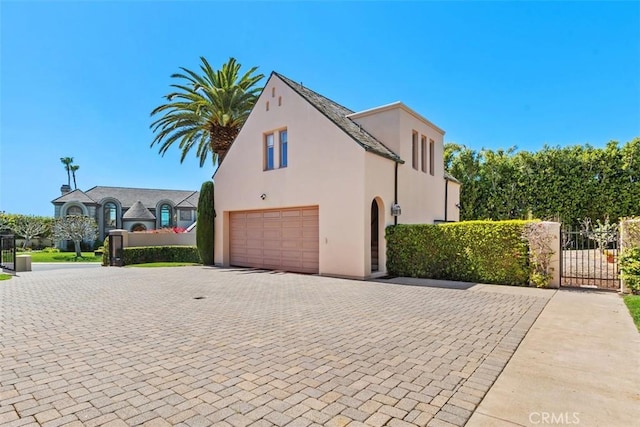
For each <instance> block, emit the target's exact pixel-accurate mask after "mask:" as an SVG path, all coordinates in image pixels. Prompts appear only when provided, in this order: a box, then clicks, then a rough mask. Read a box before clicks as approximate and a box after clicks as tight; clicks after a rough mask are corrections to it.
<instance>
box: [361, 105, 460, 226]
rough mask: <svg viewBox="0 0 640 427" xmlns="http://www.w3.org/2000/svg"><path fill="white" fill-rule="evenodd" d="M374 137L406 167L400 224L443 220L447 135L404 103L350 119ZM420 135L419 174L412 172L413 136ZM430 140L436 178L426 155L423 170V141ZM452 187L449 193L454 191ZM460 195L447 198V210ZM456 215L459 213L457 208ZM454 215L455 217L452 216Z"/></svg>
mask: <svg viewBox="0 0 640 427" xmlns="http://www.w3.org/2000/svg"><path fill="white" fill-rule="evenodd" d="M350 117H351V118H352V119H353V120H354V121H355V122H356V123H359V124H361V125H362V126H363V128H365V129H366V130H367V132H369V133H371V134H372V135H373V136H375V137H376V138H377V139H378V140H379V141H381V142H382V143H383V144H385V145H386V146H387V147H389V148H390V149H392V150H393V151H394V152H396V153H397V154H399V155H400V158H401V159H402V160H404V162H405V163H404V164H400V165H399V168H398V204H399V205H400V207H401V208H402V215H400V216H399V217H398V223H401V224H425V223H433V222H434V221H439V220H444V219H445V218H444V200H445V180H444V178H443V177H444V162H443V155H444V139H443V138H444V132H443V131H442V130H441V129H440V128H438V127H437V126H435V125H433V124H432V123H430V122H429V121H428V120H426V119H425V118H424V117H422V116H420V115H418V114H417V113H415V112H414V111H413V110H411V109H409V108H408V107H406V106H405V105H404V104H402V103H394V104H389V105H386V106H382V107H379V108H374V109H371V110H366V111H363V112H358V113H355V114H352V115H351V116H350ZM414 131H415V132H417V133H418V170H415V169H413V163H412V159H413V148H412V138H413V132H414ZM423 135H424V136H426V138H427V151H428V150H429V140H433V141H434V143H435V145H434V174H433V175H431V174H430V171H429V156H428V155H427V172H426V173H425V172H422V169H421V163H420V162H421V159H422V154H421V149H422V147H421V138H422V136H423ZM371 179H375V178H374V174H370V175H368V176H367V181H369V180H371ZM392 179H393V178H392ZM451 187H452V186H451V185H450V188H449V190H451ZM459 199H460V198H459V191H457V192H456V191H455V190H453V191H450V192H449V194H448V195H447V200H448V206H454V207H455V205H456V204H457V203H458V202H459ZM455 211H456V212H455V213H456V214H457V211H458V209H457V208H455ZM449 214H451V215H452V216H449ZM453 214H454V211H453V210H452V209H451V208H448V212H447V216H448V218H447V219H449V220H458V216H455V218H454V216H453Z"/></svg>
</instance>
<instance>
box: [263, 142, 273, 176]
mask: <svg viewBox="0 0 640 427" xmlns="http://www.w3.org/2000/svg"><path fill="white" fill-rule="evenodd" d="M273 156H274V147H273V134H272V133H269V134H266V135H265V136H264V169H265V170H271V169H273V168H274V159H273Z"/></svg>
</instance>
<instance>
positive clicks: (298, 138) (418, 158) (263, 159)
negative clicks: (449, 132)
mask: <svg viewBox="0 0 640 427" xmlns="http://www.w3.org/2000/svg"><path fill="white" fill-rule="evenodd" d="M444 133H445V132H444V131H443V130H442V129H440V128H439V127H438V126H436V125H434V124H433V123H431V122H430V121H429V120H427V119H426V118H424V117H423V116H421V115H420V114H418V113H416V112H415V111H413V110H412V109H410V108H409V107H407V106H406V105H404V104H403V103H401V102H395V103H393V104H389V105H384V106H381V107H376V108H372V109H369V110H365V111H360V112H353V111H351V110H349V109H347V108H345V107H343V106H341V105H339V104H337V103H336V102H334V101H332V100H330V99H328V98H326V97H324V96H322V95H320V94H318V93H316V92H314V91H312V90H310V89H308V88H306V87H304V86H303V85H301V84H299V83H296V82H294V81H292V80H290V79H288V78H286V77H284V76H283V75H281V74H278V73H276V72H273V73H272V74H271V76H270V77H269V80H268V81H267V83H266V85H265V88H264V89H263V91H262V93H261V94H260V97H259V99H258V101H257V104H256V106H255V107H254V109H253V111H252V112H251V114H250V115H249V117H248V119H247V121H246V122H245V124H244V126H243V127H242V129H241V131H240V133H239V134H238V136H237V138H236V140H235V141H234V143H233V145H232V146H231V148H230V150H229V152H228V153H227V155H226V156H225V158H224V161H223V162H222V163H221V165H220V166H219V168H218V170H217V171H216V173H215V175H214V180H215V183H216V186H215V200H216V213H217V217H216V221H215V262H216V264H218V265H222V266H245V267H255V268H265V269H280V270H287V271H295V272H303V273H316V274H320V275H330V276H339V277H351V278H368V277H375V276H379V275H384V274H385V273H386V241H385V237H384V236H385V228H386V226H388V225H390V224H394V223H405V224H428V223H434V222H439V221H457V220H458V218H459V212H458V203H459V195H460V185H459V182H458V181H457V180H456V179H455V178H453V177H451V176H449V175H447V174H446V173H445V171H444V162H443V137H444Z"/></svg>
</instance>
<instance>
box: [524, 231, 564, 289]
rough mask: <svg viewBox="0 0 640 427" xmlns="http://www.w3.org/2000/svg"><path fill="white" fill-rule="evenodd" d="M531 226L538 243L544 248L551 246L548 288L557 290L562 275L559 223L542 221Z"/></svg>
mask: <svg viewBox="0 0 640 427" xmlns="http://www.w3.org/2000/svg"><path fill="white" fill-rule="evenodd" d="M533 224H534V226H535V227H536V232H535V233H534V234H535V235H537V236H538V239H540V240H539V242H540V243H541V244H543V245H544V247H545V248H546V247H547V245H546V244H547V243H548V244H549V245H550V246H551V247H550V249H551V250H552V251H553V253H552V255H551V259H550V260H549V270H550V273H551V280H550V281H549V288H554V289H558V288H559V287H560V275H561V273H562V271H560V270H561V265H560V257H561V256H562V248H561V247H560V223H559V222H551V221H542V222H534V223H533ZM538 227H539V228H538ZM538 239H536V241H538ZM529 246H530V247H531V246H534V245H533V244H531V243H530V244H529ZM531 250H533V249H531ZM545 250H546V249H545Z"/></svg>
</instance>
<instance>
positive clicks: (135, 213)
mask: <svg viewBox="0 0 640 427" xmlns="http://www.w3.org/2000/svg"><path fill="white" fill-rule="evenodd" d="M60 190H61V192H62V196H60V197H58V198H57V199H55V200H53V201H52V203H53V205H54V207H55V213H54V216H55V217H56V218H59V217H62V216H66V215H88V216H90V217H92V218H95V220H96V223H97V224H98V238H99V239H100V241H102V240H104V238H105V237H106V236H108V235H109V230H113V229H125V230H127V231H145V230H154V229H158V228H168V227H181V228H187V227H189V226H191V225H192V224H193V223H194V222H195V221H196V208H197V206H198V196H199V194H200V193H199V192H198V191H184V190H155V189H148V188H123V187H102V186H96V187H93V188H91V189H89V190H87V191H81V190H73V191H70V188H69V186H67V185H63V186H62V188H61V189H60Z"/></svg>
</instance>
